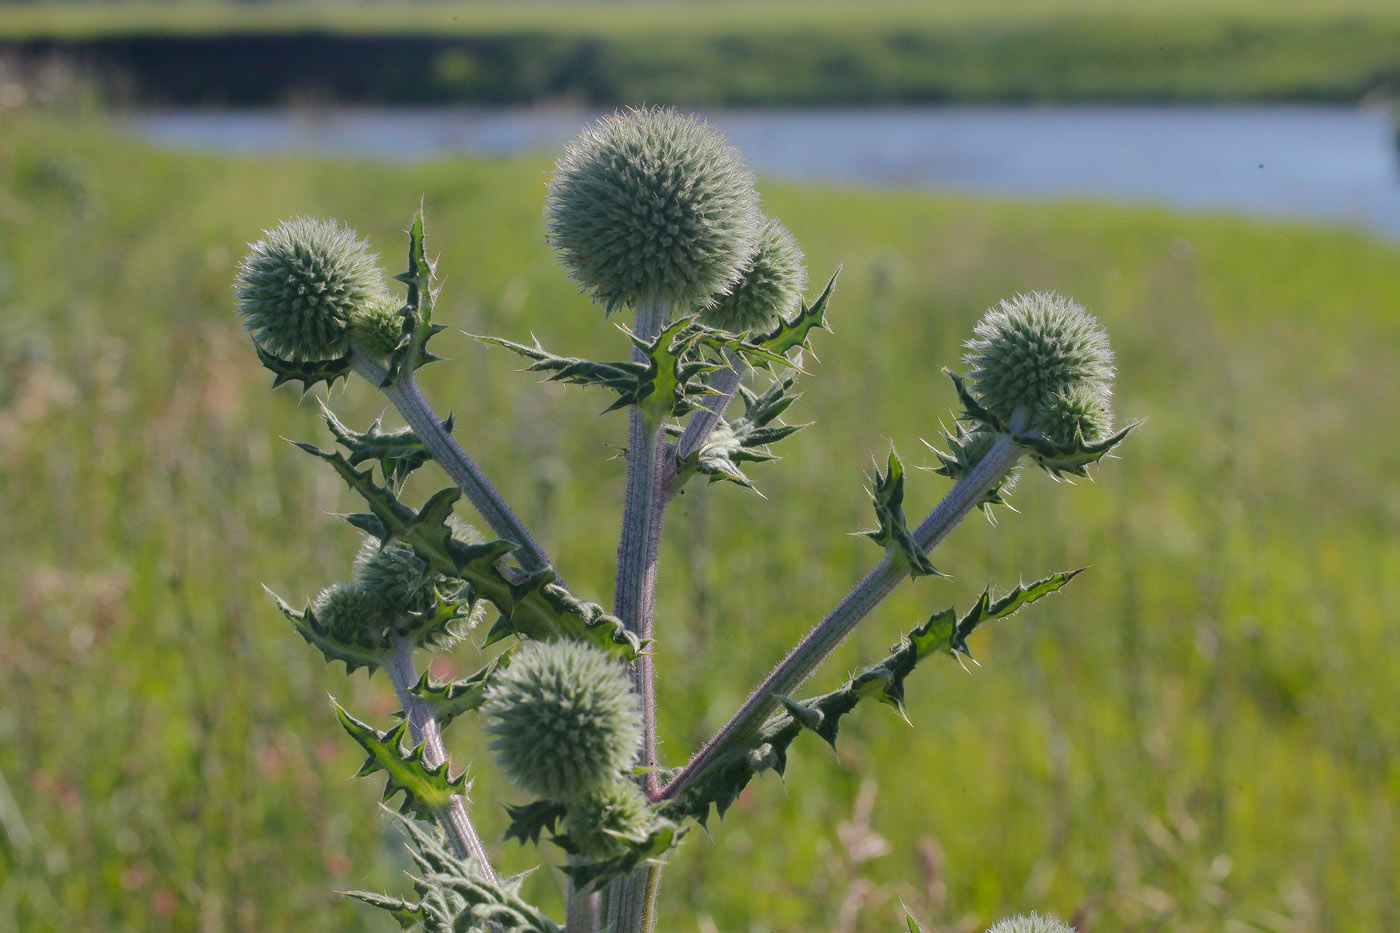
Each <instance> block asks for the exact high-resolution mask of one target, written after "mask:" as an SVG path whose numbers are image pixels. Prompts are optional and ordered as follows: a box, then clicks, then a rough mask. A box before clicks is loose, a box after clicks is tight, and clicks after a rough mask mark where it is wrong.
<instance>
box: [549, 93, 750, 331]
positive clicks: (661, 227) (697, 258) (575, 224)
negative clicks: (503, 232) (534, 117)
mask: <svg viewBox="0 0 1400 933" xmlns="http://www.w3.org/2000/svg"><path fill="white" fill-rule="evenodd" d="M545 221H546V227H547V233H548V239H549V241H550V243H552V244H553V245H554V247H555V248H556V249H557V250H558V251H559V256H560V259H561V261H562V262H563V263H564V265H565V267H566V268H568V270H569V274H570V275H571V276H572V277H573V278H574V279H575V280H577V281H578V282H579V283H580V284H581V285H582V286H583V288H584V289H585V290H586V291H589V292H591V293H592V296H593V299H594V300H595V301H598V302H600V303H602V304H603V305H604V306H606V308H607V310H608V311H610V312H611V311H613V310H614V309H615V308H617V307H618V306H619V305H633V306H635V305H636V303H637V302H639V301H641V300H643V299H653V300H661V301H666V302H668V303H669V304H671V305H672V306H673V307H674V308H677V309H679V310H681V311H682V312H683V313H688V312H689V311H692V310H699V309H701V308H704V307H707V306H708V305H709V304H711V303H712V302H713V300H714V296H716V295H722V294H724V293H726V292H728V291H729V290H730V288H732V287H733V286H734V284H735V283H736V282H738V281H739V277H740V275H741V274H742V273H743V270H744V267H745V265H746V264H747V263H748V261H749V258H750V257H751V256H752V255H753V252H754V249H755V248H756V247H757V245H758V238H759V230H760V221H759V208H758V194H757V193H756V192H755V191H754V187H753V176H752V175H751V174H750V173H749V171H748V170H747V169H746V168H745V167H744V164H743V162H742V160H741V159H740V157H739V153H738V152H737V151H736V150H735V149H733V148H732V147H731V146H729V144H728V143H727V142H726V141H725V139H724V137H722V136H720V135H719V134H718V133H716V132H715V131H714V130H712V129H711V128H710V127H709V126H708V125H707V124H705V123H703V122H701V121H700V120H698V119H696V118H694V117H685V116H681V115H680V114H678V113H676V112H675V111H674V110H669V109H663V108H643V109H638V110H629V111H627V112H625V113H615V114H613V115H612V116H609V117H605V118H604V119H603V120H602V121H600V122H599V123H597V124H596V125H594V126H592V127H590V128H589V129H587V130H585V131H584V132H583V134H582V135H580V136H579V137H578V138H576V139H575V140H574V141H573V142H571V143H570V144H569V145H568V147H567V148H565V150H564V154H563V155H562V156H560V158H559V161H558V163H557V164H556V165H555V168H554V174H553V175H552V176H550V180H549V194H548V197H547V198H546V201H545Z"/></svg>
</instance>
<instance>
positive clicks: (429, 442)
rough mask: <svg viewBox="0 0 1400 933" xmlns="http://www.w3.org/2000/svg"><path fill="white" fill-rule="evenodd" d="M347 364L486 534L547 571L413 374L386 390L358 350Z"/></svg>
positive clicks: (529, 566) (528, 565)
mask: <svg viewBox="0 0 1400 933" xmlns="http://www.w3.org/2000/svg"><path fill="white" fill-rule="evenodd" d="M350 365H351V367H352V368H353V369H354V370H355V372H357V373H359V374H360V375H361V376H362V377H364V378H365V380H367V381H368V382H370V383H371V384H372V385H375V386H378V387H379V389H380V391H382V392H383V393H384V396H385V398H387V399H388V400H389V401H390V402H391V403H392V404H393V406H394V408H396V409H398V412H399V414H400V415H402V416H403V420H404V421H406V422H408V425H409V427H411V428H412V429H413V433H414V434H416V435H418V439H419V440H421V441H422V442H423V446H424V447H426V448H427V449H428V453H429V454H430V455H431V456H432V458H433V460H435V461H436V462H437V464H438V466H440V467H442V469H443V472H445V473H446V474H447V475H448V477H449V478H450V479H451V480H452V481H453V482H454V483H456V484H457V486H458V488H460V489H461V490H462V492H463V493H464V494H465V495H466V497H467V499H468V500H470V501H471V504H472V505H473V506H475V507H476V510H477V511H478V512H480V513H481V517H482V518H484V519H486V524H488V525H490V526H491V530H492V531H494V532H495V533H496V534H497V535H499V536H500V537H501V538H503V539H505V540H506V541H511V542H513V543H515V544H517V545H519V549H518V550H517V551H516V552H515V554H516V559H517V560H519V561H520V566H521V567H523V568H524V569H525V570H526V572H534V571H536V570H544V569H545V568H547V567H550V566H551V565H550V561H549V558H548V557H547V556H546V555H545V553H544V550H543V549H542V548H541V547H540V546H539V544H538V543H536V541H535V539H534V537H533V536H532V535H531V534H530V532H529V529H527V528H526V527H525V524H524V523H523V522H522V521H521V520H520V518H519V516H517V515H516V514H515V512H514V511H513V510H512V509H511V507H510V505H508V504H507V503H506V501H505V499H504V498H502V497H501V494H500V493H499V492H497V491H496V488H495V487H494V486H492V485H491V482H490V481H489V480H488V479H487V478H486V476H485V475H484V474H483V473H482V472H481V470H479V469H478V468H477V465H476V464H475V463H473V462H472V459H471V458H470V457H468V456H467V455H466V452H465V451H463V450H462V448H461V446H460V445H459V444H458V443H457V441H456V440H454V439H453V437H452V435H450V434H448V433H447V430H446V429H445V428H444V427H443V426H442V421H441V420H440V419H439V418H438V416H437V415H436V414H435V413H434V412H433V409H432V407H431V406H429V405H428V402H427V400H426V399H425V398H423V393H422V392H420V391H419V389H418V383H417V381H416V380H415V379H414V378H413V374H412V373H406V374H404V375H403V376H402V377H401V378H400V379H399V380H398V381H397V382H395V383H394V384H393V385H391V386H385V385H384V380H385V379H386V378H387V377H388V371H387V370H386V369H385V368H384V367H383V366H381V365H380V364H379V363H377V362H376V361H375V360H373V359H372V358H371V357H370V356H369V355H368V354H365V353H363V352H361V351H360V350H358V349H356V350H352V351H351V353H350ZM560 582H561V583H562V581H560Z"/></svg>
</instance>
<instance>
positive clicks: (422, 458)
mask: <svg viewBox="0 0 1400 933" xmlns="http://www.w3.org/2000/svg"><path fill="white" fill-rule="evenodd" d="M321 417H322V418H324V419H325V421H326V425H327V426H328V427H329V428H330V429H331V433H332V434H334V435H335V440H336V443H338V444H340V446H342V447H344V448H345V450H346V453H347V454H348V455H349V456H348V457H347V459H348V460H349V461H350V463H351V464H352V465H354V466H359V465H360V464H361V463H363V462H364V461H366V460H374V461H377V462H378V463H379V468H380V470H381V471H382V472H383V476H384V481H385V482H386V483H389V485H390V486H391V487H392V488H394V489H400V488H402V487H403V484H404V481H405V480H406V479H408V475H409V474H410V473H412V472H413V471H414V470H416V469H418V468H419V467H420V466H422V465H423V464H424V463H426V462H427V461H428V460H429V459H430V456H429V454H428V449H427V448H426V447H425V446H424V445H423V442H422V441H421V440H419V439H418V435H417V434H414V433H413V429H412V428H410V427H408V426H404V427H402V428H399V429H398V430H396V431H385V430H384V429H383V427H382V425H383V422H382V421H381V420H380V419H377V418H376V419H375V422H374V424H372V425H370V428H369V430H368V431H366V432H365V433H363V434H361V433H360V432H358V431H352V430H351V429H349V428H347V427H346V426H345V425H344V424H342V423H341V421H340V419H338V418H337V417H336V416H335V413H334V412H332V411H331V410H330V409H329V408H327V407H326V405H325V403H324V402H323V403H321ZM442 426H443V428H444V429H445V430H446V431H447V433H448V434H451V433H452V427H453V419H452V417H451V416H448V418H447V420H446V421H444V422H442Z"/></svg>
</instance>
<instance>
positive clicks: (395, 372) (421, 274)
mask: <svg viewBox="0 0 1400 933" xmlns="http://www.w3.org/2000/svg"><path fill="white" fill-rule="evenodd" d="M394 278H396V279H397V280H399V281H400V282H403V283H404V284H405V285H407V286H408V299H407V300H406V301H405V303H404V307H403V309H402V310H401V311H400V312H399V314H400V315H401V316H402V317H403V319H404V323H403V336H402V337H401V338H400V339H399V345H398V347H397V348H395V350H394V352H393V353H391V354H389V366H388V373H387V375H385V377H384V382H383V383H382V385H383V386H391V385H393V384H394V383H396V382H398V381H399V380H400V379H402V378H403V377H404V376H405V375H406V374H409V373H412V372H413V371H414V370H416V369H418V368H419V367H420V366H423V365H424V364H426V363H431V362H432V361H433V360H436V359H439V357H437V356H434V355H433V354H432V353H430V352H429V351H428V341H429V340H430V339H431V338H432V337H434V336H436V335H438V334H440V333H442V332H443V331H445V330H447V328H446V327H445V326H444V325H442V324H434V323H433V304H434V302H435V301H436V300H437V292H436V291H434V290H433V264H432V263H430V262H429V261H428V258H427V256H426V255H425V254H424V252H423V208H422V207H421V206H420V207H419V208H418V213H417V214H415V215H414V216H413V223H411V224H410V225H409V228H408V268H407V269H406V270H404V271H403V272H401V273H399V274H398V275H396V276H394Z"/></svg>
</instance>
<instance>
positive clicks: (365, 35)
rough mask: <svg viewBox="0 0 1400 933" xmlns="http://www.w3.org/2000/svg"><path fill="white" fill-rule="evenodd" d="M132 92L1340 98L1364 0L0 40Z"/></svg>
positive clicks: (173, 27)
mask: <svg viewBox="0 0 1400 933" xmlns="http://www.w3.org/2000/svg"><path fill="white" fill-rule="evenodd" d="M7 47H8V48H9V49H11V50H12V51H14V52H18V53H21V54H23V55H24V56H25V57H27V58H34V59H39V60H42V59H46V58H48V57H51V56H59V57H61V58H64V59H66V60H71V61H76V62H80V63H82V64H84V65H85V66H86V67H88V68H90V69H92V70H93V71H94V72H95V73H97V74H99V75H101V76H102V79H103V81H104V82H105V83H106V84H107V86H108V88H107V89H108V92H109V94H113V95H116V96H117V97H119V98H121V97H126V98H128V99H130V100H134V101H137V102H151V101H155V102H162V103H170V102H176V103H232V104H265V103H277V102H284V101H287V100H296V101H304V100H308V99H309V100H313V101H315V100H337V101H342V102H343V101H347V100H352V101H372V102H396V103H441V102H446V101H473V102H489V103H525V102H540V101H560V100H564V101H570V102H574V103H592V104H603V105H613V104H617V103H635V102H638V101H642V100H646V101H652V102H656V101H665V102H669V103H678V104H714V103H723V104H730V105H753V104H758V103H763V104H769V105H771V104H795V105H803V104H816V103H823V104H833V103H874V102H884V103H901V102H910V101H938V100H957V101H987V100H1001V101H1007V100H1010V101H1063V100H1106V101H1137V100H1153V101H1164V100H1165V101H1173V100H1209V101H1230V100H1294V101H1296V100H1326V101H1355V100H1357V99H1359V98H1361V97H1362V96H1364V95H1367V94H1372V93H1380V94H1390V95H1394V94H1395V93H1396V92H1397V90H1400V7H1397V6H1396V4H1394V3H1390V2H1385V0H1329V2H1326V3H1317V2H1307V0H1282V2H1273V3H1270V2H1266V0H1226V2H1211V0H1185V2H1170V0H1127V2H1121V0H1118V2H1115V0H1071V2H1064V3H1055V4H1048V3H1041V2H1035V0H999V2H996V3H983V2H973V0H943V2H939V3H929V2H922V0H873V2H860V3H855V2H846V0H810V2H809V0H709V2H695V0H673V2H654V3H643V2H635V0H580V2H564V0H519V2H512V3H504V2H481V0H477V2H469V3H463V2H454V3H444V2H421V3H419V2H388V0H379V2H370V3H353V2H325V0H322V2H311V0H296V2H290V3H280V2H279V3H246V2H244V3H231V2H216V0H199V2H188V3H181V2H174V3H171V2H166V3H161V2H151V0H137V2H124V3H52V2H41V3H21V4H13V3H11V4H5V5H4V6H3V7H2V8H0V51H2V50H3V49H5V48H7Z"/></svg>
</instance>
